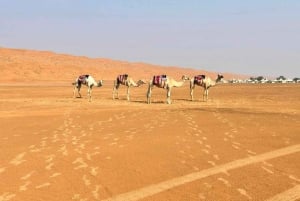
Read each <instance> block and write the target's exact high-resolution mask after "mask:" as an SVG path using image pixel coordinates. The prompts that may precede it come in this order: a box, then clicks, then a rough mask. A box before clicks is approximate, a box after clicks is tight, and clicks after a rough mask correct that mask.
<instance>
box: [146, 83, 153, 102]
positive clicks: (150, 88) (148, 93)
mask: <svg viewBox="0 0 300 201" xmlns="http://www.w3.org/2000/svg"><path fill="white" fill-rule="evenodd" d="M151 95H152V86H151V84H150V83H149V86H148V91H147V104H150V103H151Z"/></svg>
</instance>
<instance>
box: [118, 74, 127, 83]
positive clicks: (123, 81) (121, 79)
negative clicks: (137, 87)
mask: <svg viewBox="0 0 300 201" xmlns="http://www.w3.org/2000/svg"><path fill="white" fill-rule="evenodd" d="M127 78H128V74H124V75H119V76H118V77H117V82H118V84H120V83H122V84H125V81H126V80H127Z"/></svg>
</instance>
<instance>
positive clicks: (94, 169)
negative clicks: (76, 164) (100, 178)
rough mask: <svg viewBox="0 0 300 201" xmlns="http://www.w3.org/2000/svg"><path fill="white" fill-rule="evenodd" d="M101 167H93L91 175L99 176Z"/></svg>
mask: <svg viewBox="0 0 300 201" xmlns="http://www.w3.org/2000/svg"><path fill="white" fill-rule="evenodd" d="M98 169H99V167H91V171H90V174H91V175H93V176H97V174H98Z"/></svg>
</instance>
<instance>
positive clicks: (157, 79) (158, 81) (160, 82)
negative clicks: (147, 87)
mask: <svg viewBox="0 0 300 201" xmlns="http://www.w3.org/2000/svg"><path fill="white" fill-rule="evenodd" d="M166 81H167V75H155V76H153V84H154V85H156V86H159V87H162V88H165V87H166Z"/></svg>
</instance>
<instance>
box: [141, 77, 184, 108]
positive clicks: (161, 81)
mask: <svg viewBox="0 0 300 201" xmlns="http://www.w3.org/2000/svg"><path fill="white" fill-rule="evenodd" d="M188 79H189V78H188V77H186V76H185V75H183V76H182V78H181V81H176V80H174V79H173V78H171V77H168V76H167V75H156V76H153V78H152V79H151V80H150V82H149V85H148V91H147V103H148V104H150V103H151V95H152V90H153V87H154V86H156V87H158V88H163V89H166V90H167V103H168V104H171V90H172V88H173V87H181V86H183V84H184V83H185V81H186V80H188Z"/></svg>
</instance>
